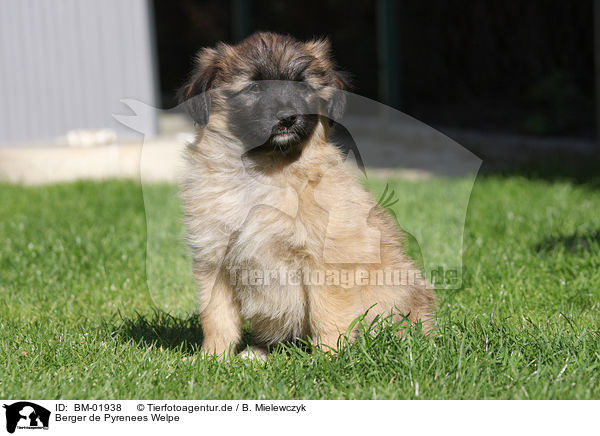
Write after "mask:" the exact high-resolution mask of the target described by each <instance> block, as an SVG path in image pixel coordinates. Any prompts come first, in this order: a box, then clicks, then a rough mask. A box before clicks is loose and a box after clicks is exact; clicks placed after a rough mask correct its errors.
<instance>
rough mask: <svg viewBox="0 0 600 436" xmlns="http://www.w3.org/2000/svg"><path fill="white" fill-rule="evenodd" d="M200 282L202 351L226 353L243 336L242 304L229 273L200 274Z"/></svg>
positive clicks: (205, 352)
mask: <svg viewBox="0 0 600 436" xmlns="http://www.w3.org/2000/svg"><path fill="white" fill-rule="evenodd" d="M196 276H197V279H198V283H200V287H201V288H200V305H201V307H200V310H201V311H200V321H201V323H202V331H203V333H204V341H203V342H202V354H204V355H206V354H216V355H217V356H219V357H226V356H228V355H229V354H230V353H233V352H235V346H236V345H237V344H238V343H239V342H240V339H241V337H242V317H241V315H240V307H239V304H238V303H237V302H236V301H235V299H234V298H233V291H232V289H231V286H230V284H229V282H228V281H227V280H226V279H225V274H223V273H217V274H216V277H215V274H197V275H196Z"/></svg>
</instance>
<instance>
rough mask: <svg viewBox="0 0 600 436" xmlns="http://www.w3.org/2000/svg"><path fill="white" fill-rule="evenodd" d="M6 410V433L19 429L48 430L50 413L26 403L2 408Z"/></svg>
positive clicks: (33, 404)
mask: <svg viewBox="0 0 600 436" xmlns="http://www.w3.org/2000/svg"><path fill="white" fill-rule="evenodd" d="M3 407H4V408H5V409H6V431H8V432H9V433H14V432H15V430H16V429H17V428H19V429H44V430H47V429H48V423H49V421H50V411H49V410H48V409H45V408H44V407H42V406H38V405H37V404H35V403H30V402H28V401H19V402H18V403H13V404H10V405H7V404H5V405H4V406H3Z"/></svg>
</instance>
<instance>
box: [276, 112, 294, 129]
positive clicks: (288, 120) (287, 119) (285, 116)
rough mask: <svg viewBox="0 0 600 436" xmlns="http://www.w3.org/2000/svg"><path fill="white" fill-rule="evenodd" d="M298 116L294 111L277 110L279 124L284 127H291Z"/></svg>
mask: <svg viewBox="0 0 600 436" xmlns="http://www.w3.org/2000/svg"><path fill="white" fill-rule="evenodd" d="M297 118H298V116H297V115H296V114H295V113H294V112H290V111H279V112H277V119H278V120H279V124H281V125H282V126H285V127H292V126H293V125H294V124H295V123H296V119H297Z"/></svg>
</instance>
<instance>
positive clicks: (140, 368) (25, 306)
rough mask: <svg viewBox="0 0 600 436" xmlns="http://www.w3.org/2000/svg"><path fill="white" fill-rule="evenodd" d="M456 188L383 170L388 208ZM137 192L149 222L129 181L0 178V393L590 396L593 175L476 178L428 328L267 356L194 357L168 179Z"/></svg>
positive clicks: (595, 307) (596, 243)
mask: <svg viewBox="0 0 600 436" xmlns="http://www.w3.org/2000/svg"><path fill="white" fill-rule="evenodd" d="M460 183H464V181H461V180H455V181H452V180H431V181H424V182H408V181H393V182H392V183H391V184H390V186H391V187H392V188H393V189H394V190H395V192H396V195H397V196H398V197H399V198H401V201H400V202H398V203H397V204H395V205H394V206H393V208H395V209H396V211H397V213H399V214H401V213H402V212H403V211H402V209H401V207H400V205H401V204H407V203H406V202H407V201H408V202H411V201H412V202H413V203H414V202H415V201H417V202H418V201H420V199H422V198H434V197H435V194H436V192H439V191H438V190H439V189H440V186H453V184H460ZM368 186H369V187H370V188H371V189H373V190H374V191H375V195H379V194H380V193H381V192H382V191H383V189H384V186H385V182H384V181H373V180H371V181H370V182H369V183H368ZM144 189H145V192H144V194H145V199H146V202H147V204H148V205H150V204H152V205H153V207H152V208H153V212H152V213H149V218H148V224H147V223H146V218H145V210H144V202H143V199H144V196H143V195H142V187H141V186H140V185H138V184H135V183H133V182H128V181H123V182H121V181H112V182H105V183H91V182H86V183H76V184H65V185H56V186H48V187H39V188H24V187H17V186H10V185H2V186H0V204H1V206H0V247H1V249H0V398H4V399H9V398H31V399H40V398H43V399H53V398H71V399H73V398H82V399H84V398H94V399H110V398H119V399H127V398H140V399H148V398H153V399H163V398H164V399H175V398H181V399H191V398H195V399H221V398H250V399H252V398H267V399H283V398H298V399H322V398H327V399H352V398H363V399H375V398H377V399H390V398H391V399H402V398H429V399H476V398H504V399H512V398H537V399H547V398H548V399H549V398H577V399H586V398H596V399H598V398H600V334H599V330H598V326H599V323H600V314H599V312H600V311H599V307H600V269H599V267H600V189H599V188H598V186H597V185H593V184H590V183H588V184H586V183H576V182H571V181H568V180H564V181H560V180H559V181H546V180H543V179H538V180H527V179H525V178H522V177H519V176H504V177H500V176H480V177H479V178H478V179H477V181H476V184H475V187H474V190H473V195H472V197H471V200H470V203H469V208H468V213H467V223H466V229H465V239H464V255H463V262H464V283H463V287H462V289H460V290H454V291H443V292H440V293H439V296H440V310H439V313H438V317H437V325H438V327H437V330H436V331H435V332H434V333H433V334H432V335H431V336H430V337H427V338H424V337H422V336H421V335H420V334H419V332H418V331H415V330H414V329H413V330H410V331H408V332H407V334H405V335H404V336H403V337H402V338H398V337H397V336H396V335H394V332H393V329H386V330H384V331H383V332H382V333H380V334H379V335H377V336H375V337H374V338H372V337H370V336H368V335H367V336H365V337H363V339H362V340H360V341H358V342H356V343H354V344H353V345H351V346H350V347H345V348H344V349H343V350H342V351H341V352H340V354H339V355H337V356H335V357H333V358H331V357H330V356H327V355H324V354H321V353H316V354H311V353H309V352H308V351H309V350H308V349H307V348H306V347H304V348H296V347H293V346H285V347H284V346H282V347H280V348H278V349H276V350H275V351H274V353H273V354H272V355H270V356H269V358H268V360H267V362H266V363H264V364H260V363H256V362H248V361H242V360H240V359H238V358H236V359H234V360H233V361H231V362H227V363H220V362H217V361H215V360H213V359H208V360H202V359H201V358H200V357H199V353H198V349H199V346H200V344H201V341H202V337H201V328H200V325H199V322H198V319H197V317H196V316H195V315H194V313H193V311H194V307H193V298H190V297H189V296H190V295H192V296H193V282H192V281H191V280H190V279H189V269H188V262H187V258H186V257H185V250H184V249H183V248H182V247H181V245H180V244H179V243H178V241H177V239H178V237H179V236H178V235H179V232H180V227H179V218H178V217H179V211H178V207H177V202H176V201H175V192H176V190H175V188H174V187H172V186H168V185H160V186H153V187H145V188H144ZM430 196H431V197H430ZM161 202H162V203H161ZM446 203H447V202H446ZM160 204H162V207H161V208H159V209H157V208H156V206H157V205H160ZM417 204H418V203H417ZM445 207H447V205H445V204H444V202H443V201H432V202H429V204H428V205H427V208H426V209H424V208H421V209H418V208H417V209H415V213H419V214H422V215H423V216H424V217H427V216H436V215H437V216H443V215H444V212H445V211H444V208H445ZM158 210H160V213H158V212H157V211H158ZM147 225H148V228H149V229H150V228H151V229H152V231H151V233H152V235H157V236H156V237H153V238H150V240H149V245H148V249H149V250H150V251H149V252H150V253H151V256H150V257H149V259H148V265H146V247H147V246H146V228H147ZM434 230H435V229H434ZM161 232H162V233H161ZM442 245H443V244H442ZM442 245H440V247H441V246H442ZM412 252H413V253H415V250H414V247H413V249H412ZM157 253H158V254H157ZM146 266H148V277H149V280H147V274H146ZM148 283H150V286H149V285H148Z"/></svg>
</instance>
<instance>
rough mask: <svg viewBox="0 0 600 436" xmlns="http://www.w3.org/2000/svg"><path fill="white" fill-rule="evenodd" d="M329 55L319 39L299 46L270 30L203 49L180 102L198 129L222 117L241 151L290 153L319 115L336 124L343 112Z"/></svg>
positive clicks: (339, 82) (339, 81)
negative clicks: (240, 145)
mask: <svg viewBox="0 0 600 436" xmlns="http://www.w3.org/2000/svg"><path fill="white" fill-rule="evenodd" d="M329 52H330V45H329V42H328V41H327V40H326V39H319V40H313V41H310V42H306V43H304V42H300V41H297V40H295V39H293V38H291V37H289V36H283V35H278V34H273V33H256V34H254V35H252V36H250V37H248V38H247V39H245V40H244V41H242V42H241V43H239V44H238V45H234V46H230V45H226V44H223V43H221V44H219V45H217V47H216V48H205V49H203V50H201V51H200V52H199V53H198V55H197V58H196V66H195V69H194V71H193V73H192V75H191V77H190V80H189V81H188V83H187V84H186V85H185V86H184V87H183V88H182V89H181V90H180V93H179V96H180V100H181V101H182V102H184V103H185V106H186V109H187V111H188V113H189V114H190V115H191V117H192V118H193V119H194V121H196V123H198V124H199V125H201V126H204V125H206V124H208V123H209V121H210V117H211V116H213V115H216V114H220V115H223V117H222V119H224V120H226V123H227V131H228V133H230V134H232V135H234V136H235V137H237V138H238V139H239V140H240V141H241V142H242V143H243V144H244V147H245V148H246V149H247V150H249V149H253V148H256V147H262V148H264V149H265V150H270V151H276V152H289V151H291V150H297V149H298V148H299V147H300V146H301V145H302V144H303V143H305V142H306V140H307V139H309V138H310V136H311V135H312V133H313V132H314V130H315V127H316V126H317V123H318V122H319V120H320V119H321V118H320V115H324V116H326V117H328V118H331V119H339V117H341V115H342V113H343V110H344V103H345V98H344V95H343V93H342V92H339V91H340V90H342V89H344V88H345V87H346V86H347V80H346V78H345V75H344V74H342V73H341V72H339V71H336V70H335V67H334V64H333V62H332V60H331V57H330V53H329Z"/></svg>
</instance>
